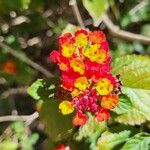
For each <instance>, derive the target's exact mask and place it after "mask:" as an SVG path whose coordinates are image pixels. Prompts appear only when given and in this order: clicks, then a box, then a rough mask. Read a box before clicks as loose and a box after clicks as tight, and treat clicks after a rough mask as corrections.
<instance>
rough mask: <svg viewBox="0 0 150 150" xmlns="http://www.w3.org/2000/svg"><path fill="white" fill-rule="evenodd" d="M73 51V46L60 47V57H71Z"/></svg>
mask: <svg viewBox="0 0 150 150" xmlns="http://www.w3.org/2000/svg"><path fill="white" fill-rule="evenodd" d="M74 51H75V47H74V45H73V44H67V45H64V46H63V47H62V55H63V56H64V57H67V58H69V57H71V56H72V54H73V53H74Z"/></svg>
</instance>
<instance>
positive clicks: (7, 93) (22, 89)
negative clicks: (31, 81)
mask: <svg viewBox="0 0 150 150" xmlns="http://www.w3.org/2000/svg"><path fill="white" fill-rule="evenodd" d="M27 88H28V87H27V86H25V87H18V88H11V89H8V90H7V91H5V92H3V93H2V94H1V95H0V99H6V98H7V97H9V96H10V95H15V94H26V93H27V90H26V89H27Z"/></svg>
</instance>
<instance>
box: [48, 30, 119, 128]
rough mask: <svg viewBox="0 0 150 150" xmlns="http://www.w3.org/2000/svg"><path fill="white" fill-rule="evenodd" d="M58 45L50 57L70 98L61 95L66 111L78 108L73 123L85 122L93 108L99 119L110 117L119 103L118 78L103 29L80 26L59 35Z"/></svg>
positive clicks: (62, 104) (64, 111)
mask: <svg viewBox="0 0 150 150" xmlns="http://www.w3.org/2000/svg"><path fill="white" fill-rule="evenodd" d="M58 44H59V49H58V50H53V51H52V52H51V54H50V58H51V60H52V61H53V62H55V63H57V64H58V66H59V69H60V71H61V80H62V85H61V86H62V88H64V89H65V90H67V91H69V92H70V93H71V96H72V97H71V98H68V99H62V100H61V102H60V104H59V110H60V111H61V113H62V114H63V115H67V114H70V113H73V112H75V116H74V117H73V124H74V125H79V126H81V125H84V124H85V123H86V121H87V119H88V115H87V113H88V112H90V113H92V114H93V116H95V118H96V119H97V120H98V121H100V122H101V121H105V120H106V119H108V118H109V117H110V110H111V109H113V108H115V107H116V105H117V104H118V101H119V100H118V95H119V93H118V88H119V86H118V85H119V81H118V79H117V78H116V77H114V76H113V75H112V74H111V69H112V68H111V66H110V61H111V56H110V52H109V46H108V43H107V40H106V37H105V34H104V33H103V32H102V31H93V32H91V31H88V30H85V29H78V30H77V31H76V32H75V33H74V34H71V33H66V34H64V35H62V36H60V37H59V40H58Z"/></svg>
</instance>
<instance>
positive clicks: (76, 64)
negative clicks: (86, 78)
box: [70, 59, 85, 75]
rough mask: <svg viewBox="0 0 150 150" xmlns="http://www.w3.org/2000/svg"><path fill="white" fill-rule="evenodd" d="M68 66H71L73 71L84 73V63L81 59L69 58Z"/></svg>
mask: <svg viewBox="0 0 150 150" xmlns="http://www.w3.org/2000/svg"><path fill="white" fill-rule="evenodd" d="M70 66H71V67H72V69H73V70H74V71H75V72H78V73H80V74H81V75H83V74H84V71H85V66H84V63H83V62H82V61H81V60H78V59H73V60H71V62H70Z"/></svg>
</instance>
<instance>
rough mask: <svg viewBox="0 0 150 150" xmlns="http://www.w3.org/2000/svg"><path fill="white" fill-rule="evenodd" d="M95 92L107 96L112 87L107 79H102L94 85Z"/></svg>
mask: <svg viewBox="0 0 150 150" xmlns="http://www.w3.org/2000/svg"><path fill="white" fill-rule="evenodd" d="M96 90H97V92H98V93H99V95H107V94H109V93H111V92H112V90H113V85H112V83H111V81H110V80H109V79H107V78H102V79H101V80H100V81H99V82H98V83H97V85H96Z"/></svg>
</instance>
